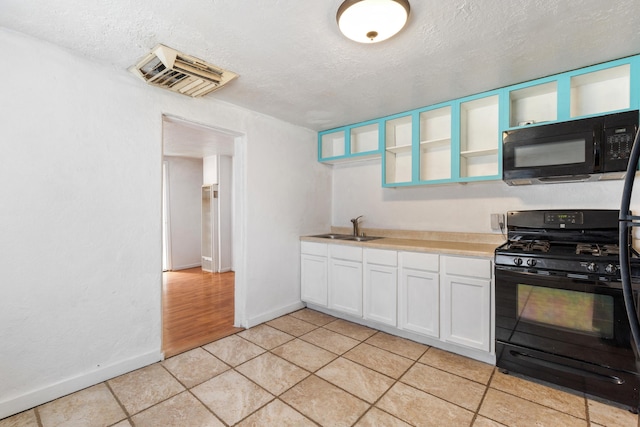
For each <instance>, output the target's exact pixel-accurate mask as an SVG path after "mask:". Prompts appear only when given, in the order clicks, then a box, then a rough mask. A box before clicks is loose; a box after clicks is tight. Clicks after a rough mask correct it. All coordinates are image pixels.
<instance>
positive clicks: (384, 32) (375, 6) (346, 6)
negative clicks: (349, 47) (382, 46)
mask: <svg viewBox="0 0 640 427" xmlns="http://www.w3.org/2000/svg"><path fill="white" fill-rule="evenodd" d="M409 10H410V7H409V1H408V0H346V1H345V2H344V3H342V4H341V5H340V7H339V8H338V13H337V14H336V20H337V21H338V27H339V28H340V31H341V32H342V34H344V35H345V36H346V37H348V38H350V39H351V40H354V41H357V42H359V43H378V42H381V41H383V40H386V39H388V38H390V37H393V36H394V35H396V34H397V33H398V32H399V31H400V30H402V28H403V27H404V25H405V24H406V23H407V19H408V18H409Z"/></svg>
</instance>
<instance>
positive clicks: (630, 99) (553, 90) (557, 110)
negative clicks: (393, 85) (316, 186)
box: [318, 55, 640, 187]
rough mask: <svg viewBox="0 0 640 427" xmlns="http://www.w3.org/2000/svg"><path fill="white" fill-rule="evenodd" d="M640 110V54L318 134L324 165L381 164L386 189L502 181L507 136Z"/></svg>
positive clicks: (319, 156) (383, 183)
mask: <svg viewBox="0 0 640 427" xmlns="http://www.w3.org/2000/svg"><path fill="white" fill-rule="evenodd" d="M638 108H640V55H637V56H632V57H628V58H623V59H618V60H615V61H611V62H607V63H603V64H598V65H593V66H590V67H586V68H582V69H579V70H574V71H569V72H566V73H561V74H557V75H554V76H549V77H545V78H541V79H538V80H533V81H529V82H526V83H521V84H517V85H513V86H509V87H505V88H501V89H496V90H492V91H488V92H484V93H481V94H477V95H472V96H468V97H465V98H460V99H456V100H452V101H449V102H444V103H440V104H437V105H432V106H429V107H424V108H419V109H415V110H412V111H408V112H405V113H400V114H395V115H391V116H387V117H382V118H379V119H375V120H370V121H367V122H362V123H358V124H354V125H349V126H344V127H341V128H337V129H331V130H326V131H322V132H319V133H318V160H319V161H320V162H326V163H336V162H341V161H352V160H357V159H365V158H371V157H381V158H382V169H383V171H382V186H383V187H401V186H410V185H423V184H442V183H451V182H471V181H482V180H499V179H501V178H502V132H503V131H505V130H508V129H514V128H518V127H522V126H537V125H539V124H543V123H550V122H560V121H567V120H573V119H576V118H583V117H589V116H597V115H601V114H606V113H611V112H617V111H626V110H633V109H638Z"/></svg>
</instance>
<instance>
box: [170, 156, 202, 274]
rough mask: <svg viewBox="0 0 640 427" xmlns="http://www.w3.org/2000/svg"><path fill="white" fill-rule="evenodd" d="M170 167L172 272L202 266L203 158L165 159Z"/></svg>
mask: <svg viewBox="0 0 640 427" xmlns="http://www.w3.org/2000/svg"><path fill="white" fill-rule="evenodd" d="M164 160H165V161H167V162H168V168H169V183H168V185H169V218H170V221H169V227H170V230H169V233H170V234H171V240H170V241H171V248H170V250H171V269H172V270H183V269H185V268H193V267H198V266H200V265H201V264H202V258H201V255H202V250H201V249H202V248H201V234H202V231H201V218H200V217H201V214H202V174H203V168H202V159H191V158H187V157H172V156H165V157H164Z"/></svg>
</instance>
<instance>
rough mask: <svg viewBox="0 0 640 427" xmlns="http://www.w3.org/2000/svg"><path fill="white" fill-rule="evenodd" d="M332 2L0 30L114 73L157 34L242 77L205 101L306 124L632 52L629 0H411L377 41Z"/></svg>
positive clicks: (67, 7)
mask: <svg viewBox="0 0 640 427" xmlns="http://www.w3.org/2000/svg"><path fill="white" fill-rule="evenodd" d="M341 2H342V0H182V1H178V2H176V1H169V0H136V1H130V0H105V1H78V0H55V1H51V0H46V1H45V0H0V26H2V27H6V28H9V29H12V30H15V31H18V32H22V33H25V34H29V35H32V36H34V37H37V38H40V39H43V40H47V41H50V42H52V43H55V44H57V45H60V46H63V47H65V48H67V49H69V50H71V51H74V52H76V53H78V54H80V55H83V56H85V57H88V58H91V59H93V60H96V61H100V62H103V63H105V65H109V66H116V67H118V68H121V69H126V68H128V67H129V66H131V65H133V64H134V63H135V62H137V61H138V60H139V59H140V58H142V57H143V56H144V55H145V54H147V53H148V52H149V51H150V49H151V48H152V47H154V46H155V45H156V44H158V43H163V44H166V45H168V46H170V47H173V48H176V49H178V50H181V51H183V52H184V53H186V54H190V55H193V56H196V57H200V58H202V59H203V60H205V61H208V62H211V63H213V64H215V65H218V66H220V67H223V68H226V69H229V70H231V71H234V72H236V73H239V74H240V78H239V79H237V80H235V81H233V82H232V83H230V84H229V85H228V86H227V87H225V88H223V89H221V90H220V91H218V92H214V93H213V94H211V95H208V96H209V97H213V98H217V99H220V100H224V101H226V102H230V103H233V104H236V105H240V106H243V107H246V108H249V109H251V110H254V111H258V112H261V113H264V114H267V115H270V116H273V117H277V118H280V119H282V120H285V121H288V122H291V123H294V124H298V125H300V126H304V127H307V128H310V129H314V130H322V129H328V128H332V127H336V126H340V125H344V124H350V123H356V122H359V121H363V120H368V119H373V118H377V117H382V116H385V115H389V114H393V113H398V112H402V111H406V110H409V109H413V108H417V107H422V106H427V105H430V104H434V103H437V102H440V101H445V100H449V99H453V98H457V97H462V96H466V95H471V94H474V93H478V92H482V91H485V90H489V89H495V88H498V87H502V86H507V85H510V84H514V83H519V82H522V81H526V80H531V79H534V78H539V77H543V76H546V75H549V74H555V73H558V72H562V71H567V70H571V69H575V68H580V67H583V66H586V65H591V64H594V63H599V62H604V61H607V60H611V59H616V58H620V57H624V56H628V55H633V54H637V53H640V13H639V11H638V6H639V2H638V0H606V1H605V0H410V2H411V16H410V18H409V22H408V25H407V26H406V28H405V29H404V30H403V31H402V32H401V33H400V34H398V35H397V36H396V37H394V38H392V39H390V40H387V41H384V42H381V43H378V44H372V45H362V44H358V43H355V42H352V41H350V40H348V39H346V38H345V37H343V36H342V35H341V34H340V33H339V31H338V28H337V25H336V21H335V12H336V10H337V9H338V6H339V5H340V3H341ZM131 78H135V77H134V76H133V75H132V77H131ZM140 84H144V83H143V82H142V81H141V82H140ZM149 90H159V89H156V88H152V87H149ZM175 96H180V95H175Z"/></svg>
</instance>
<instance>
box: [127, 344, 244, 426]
mask: <svg viewBox="0 0 640 427" xmlns="http://www.w3.org/2000/svg"><path fill="white" fill-rule="evenodd" d="M207 344H209V343H207ZM207 344H205V345H207ZM196 348H202V347H196ZM192 350H195V349H192ZM203 350H204V349H203ZM188 351H191V350H188ZM205 351H206V350H205ZM185 353H186V352H185ZM207 353H209V352H208V351H207ZM181 354H184V353H181ZM209 354H211V353H209ZM176 356H177V355H176ZM211 356H213V357H214V358H216V359H217V360H220V359H218V358H217V357H216V356H215V355H214V354H211ZM172 357H175V356H172ZM220 362H222V363H223V364H224V365H225V366H229V365H228V364H226V363H224V362H223V361H222V360H220ZM158 363H160V365H161V366H162V367H163V368H164V369H165V370H166V371H167V372H168V373H169V375H171V376H172V377H173V378H174V379H175V380H176V381H178V383H180V385H181V386H182V387H184V390H183V391H181V392H180V393H177V394H174V395H173V396H171V397H169V398H167V399H165V400H163V401H161V402H158V403H156V404H155V405H152V406H150V407H149V408H146V409H144V410H142V411H140V412H138V414H140V413H142V412H144V411H146V410H147V409H150V408H153V407H154V406H157V405H159V404H160V403H162V402H166V401H167V400H169V399H173V398H174V397H176V396H178V395H180V394H182V393H185V392H187V393H189V394H190V395H191V396H193V398H194V399H196V400H197V401H198V402H200V404H202V406H204V407H205V408H206V409H207V411H209V412H210V413H211V414H212V415H213V416H214V417H215V418H216V419H217V420H218V421H220V422H221V423H222V424H224V425H225V426H228V424H227V423H225V422H224V421H223V420H222V419H221V418H220V417H219V416H218V415H217V414H216V413H215V412H213V411H212V410H211V408H209V407H208V406H207V405H205V403H204V402H203V401H201V400H200V399H199V398H198V396H196V395H195V393H193V392H192V391H191V390H192V389H193V388H195V387H197V386H199V385H201V384H204V383H206V382H207V381H209V380H211V379H213V378H215V377H217V376H219V375H222V374H224V373H225V372H228V371H229V370H230V369H233V367H230V368H229V369H227V370H225V371H223V372H220V373H219V374H218V375H214V376H213V377H211V378H209V380H206V381H202V382H201V383H198V384H196V385H194V386H193V387H187V385H186V384H184V383H183V382H182V381H180V379H179V378H178V377H176V376H175V375H174V374H173V372H171V371H170V370H169V369H168V368H167V367H166V366H164V365H162V362H158ZM133 427H135V425H134V426H133Z"/></svg>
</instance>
